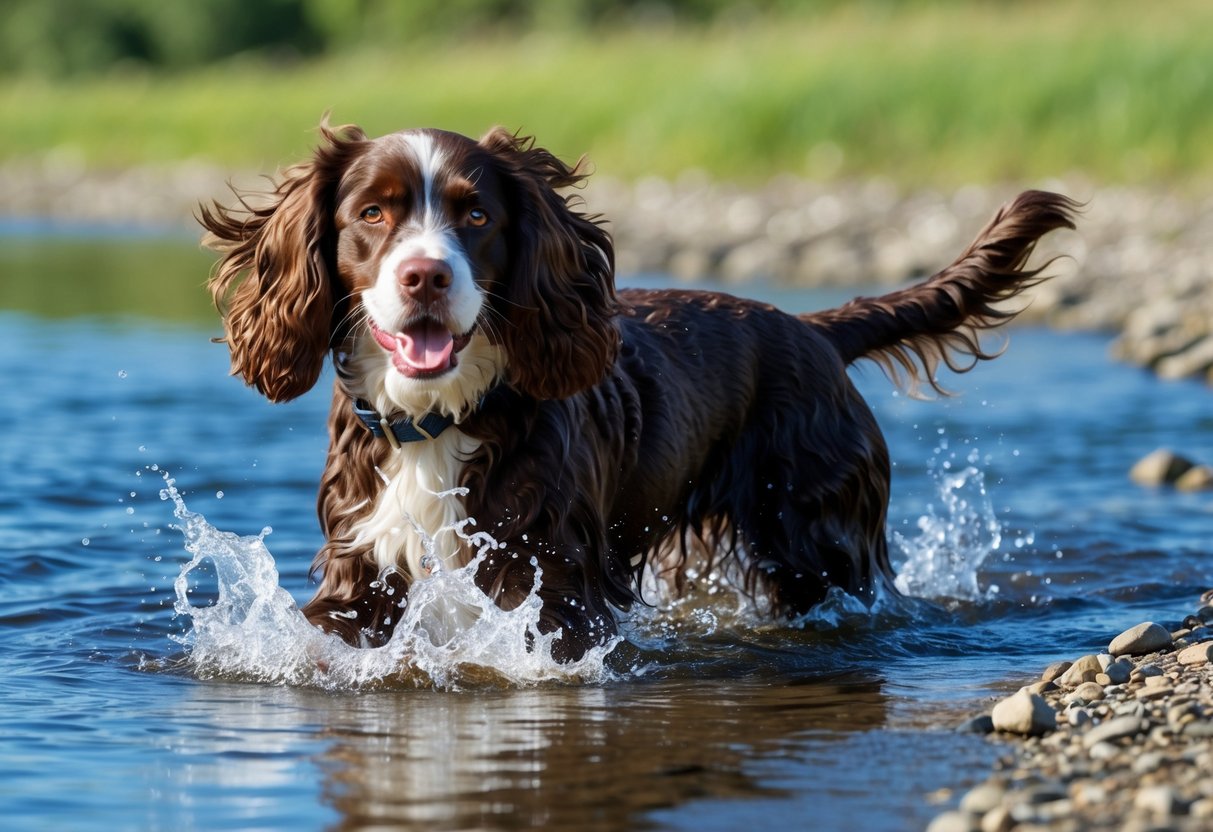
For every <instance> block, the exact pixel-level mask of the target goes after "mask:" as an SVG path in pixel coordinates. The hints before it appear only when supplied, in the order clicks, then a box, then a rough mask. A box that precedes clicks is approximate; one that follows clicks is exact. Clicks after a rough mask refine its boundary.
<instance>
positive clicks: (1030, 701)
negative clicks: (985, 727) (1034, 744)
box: [990, 690, 1057, 737]
mask: <svg viewBox="0 0 1213 832" xmlns="http://www.w3.org/2000/svg"><path fill="white" fill-rule="evenodd" d="M990 717H991V719H993V720H994V728H995V730H997V731H1006V732H1008V733H1012V734H1024V735H1026V736H1030V737H1034V736H1039V735H1041V734H1045V733H1048V732H1049V731H1052V730H1053V729H1054V728H1056V727H1057V715H1056V714H1055V713H1054V712H1053V709H1052V708H1050V707H1049V704H1048V703H1047V702H1045V700H1044V699H1042V698H1041V697H1040V696H1039V695H1037V694H1035V693H1031V692H1030V691H1026V690H1021V691H1019V692H1018V693H1015V694H1012V695H1011V696H1008V697H1007V698H1006V699H1004V700H1002V701H1001V702H999V703H998V704H997V705H995V706H994V710H993V711H992V712H991V714H990Z"/></svg>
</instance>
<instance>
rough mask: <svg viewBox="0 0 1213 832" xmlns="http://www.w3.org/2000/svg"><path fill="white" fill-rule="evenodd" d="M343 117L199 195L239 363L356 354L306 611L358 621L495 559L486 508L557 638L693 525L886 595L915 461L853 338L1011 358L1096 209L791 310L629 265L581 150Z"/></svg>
mask: <svg viewBox="0 0 1213 832" xmlns="http://www.w3.org/2000/svg"><path fill="white" fill-rule="evenodd" d="M321 131H322V134H323V137H324V140H325V141H324V144H323V145H322V146H321V147H319V148H318V149H317V150H316V151H315V154H314V156H313V158H312V159H311V160H310V161H307V162H304V163H302V164H300V165H297V166H295V167H292V168H290V169H288V170H287V171H285V173H284V174H283V175H282V178H281V180H280V181H279V182H278V183H277V185H276V187H275V189H274V190H273V192H272V193H270V194H268V195H263V199H262V201H261V202H260V203H258V204H254V203H253V202H252V200H251V198H248V197H245V196H241V195H239V194H238V195H237V196H238V205H237V206H236V207H235V208H225V207H222V206H220V205H218V204H215V205H212V206H210V207H205V208H203V209H202V211H201V215H200V220H201V222H202V224H203V225H204V226H205V227H206V229H207V231H208V232H209V233H208V235H207V243H208V245H210V246H211V247H213V248H215V249H216V250H218V251H220V252H222V259H221V261H220V263H219V265H218V267H217V269H216V271H215V273H214V275H213V276H212V279H211V289H212V292H213V294H214V298H215V302H216V304H217V306H218V308H219V309H220V311H221V312H222V313H223V316H224V320H225V325H226V326H225V330H226V339H225V340H226V342H227V344H228V346H229V348H230V351H231V359H232V370H233V373H234V374H237V375H240V376H242V377H243V378H244V379H245V381H247V382H248V383H249V384H251V385H253V386H255V387H256V388H257V389H258V390H260V391H261V392H262V393H263V394H264V395H265V396H266V397H268V398H269V399H271V400H273V401H284V400H287V399H291V398H294V397H296V396H299V395H300V394H302V393H304V392H306V391H307V390H308V389H310V388H311V387H312V386H313V385H314V384H315V383H316V381H317V378H318V376H319V375H320V372H321V369H322V367H323V365H324V362H325V360H326V357H327V356H329V355H330V354H331V356H332V358H333V360H334V361H335V364H336V368H337V380H336V384H335V389H334V394H333V405H332V412H331V415H330V418H329V434H330V446H329V452H328V462H327V467H326V470H325V473H324V476H323V480H322V482H321V485H320V494H319V512H320V522H321V526H322V528H323V532H324V534H325V538H326V542H325V544H324V547H323V548H322V549H321V550H320V552H319V554H318V555H317V556H316V562H315V567H316V569H318V570H319V571H320V572H321V573H322V578H321V581H320V587H319V590H318V592H317V593H316V596H315V597H314V598H313V599H312V600H311V602H309V603H308V604H307V605H306V607H305V608H304V612H305V614H306V615H307V616H308V617H309V618H310V619H311V620H312V621H313V622H314V623H316V624H317V625H318V626H320V627H322V628H324V629H326V630H330V631H333V632H336V633H339V634H340V635H341V636H342V637H343V638H345V639H346V640H347V641H350V642H351V643H355V644H379V643H382V642H384V641H385V640H386V639H387V638H388V637H389V636H390V634H391V630H392V621H393V620H394V619H393V612H394V611H395V609H394V608H395V607H397V606H398V605H400V604H402V603H404V599H405V598H406V597H407V591H408V587H409V585H411V584H412V583H413V582H415V581H418V580H424V579H425V576H426V574H427V573H428V572H430V571H431V570H432V569H434V568H448V569H450V568H456V567H460V566H464V565H466V564H468V563H469V562H472V561H473V560H474V559H475V555H476V549H477V547H476V545H475V543H476V541H475V538H474V536H473V539H471V540H469V539H468V535H467V534H466V532H464V533H461V532H460V531H458V530H461V529H463V528H464V527H465V526H466V525H467V524H466V523H465V522H463V521H467V520H468V518H473V520H472V521H471V522H473V523H474V524H475V525H474V530H477V531H480V532H483V533H485V534H487V535H489V536H491V537H492V538H493V539H495V540H496V541H499V542H500V543H502V544H504V545H503V546H502V547H501V548H496V549H492V550H488V551H487V552H486V553H483V557H482V558H481V559H480V561H479V562H478V563H477V565H476V566H475V567H474V569H475V576H476V582H477V584H478V586H480V588H481V589H482V590H483V591H484V592H485V593H486V594H487V595H488V596H489V597H490V598H492V599H493V600H494V601H495V602H496V603H497V604H498V605H500V606H501V607H504V608H511V607H513V606H514V605H517V604H518V603H520V602H521V601H522V599H524V598H525V597H526V596H527V594H528V593H530V592H531V591H532V589H533V587H534V585H535V583H536V576H537V574H538V575H540V576H541V577H540V580H539V585H538V587H537V588H536V591H537V592H538V595H539V597H540V599H541V601H542V614H541V618H540V622H539V626H540V630H541V631H543V632H553V633H554V632H557V631H559V637H558V638H557V639H556V640H555V641H554V642H553V644H554V652H555V654H556V656H557V658H560V659H570V658H576V657H577V656H580V655H581V654H583V653H584V652H585V650H586V649H588V648H589V647H591V646H594V645H598V644H601V643H603V642H604V641H605V640H606V639H608V638H609V637H611V636H612V635H613V634H614V632H615V629H616V617H615V616H616V610H624V609H627V608H628V607H629V606H630V605H631V604H633V603H634V602H636V601H637V600H638V599H639V581H640V576H641V574H642V572H643V571H644V569H645V568H646V565H647V566H648V567H649V568H650V569H653V568H659V569H660V570H663V571H665V572H666V573H667V577H668V578H670V579H671V581H672V583H673V584H675V585H677V584H679V582H680V579H681V577H682V570H683V569H684V568H685V564H686V561H687V553H688V551H689V550H690V549H692V548H694V549H696V550H697V551H705V552H708V553H709V556H710V557H711V558H714V559H717V563H721V564H725V565H726V566H727V567H728V568H729V569H731V570H732V571H733V572H734V573H735V574H740V575H742V576H743V581H744V584H745V589H746V590H747V591H749V592H751V593H753V594H754V595H756V596H760V597H761V598H762V599H763V600H764V603H765V606H766V608H767V609H769V610H770V611H771V614H772V615H774V616H777V617H784V616H795V615H797V614H800V613H803V612H805V611H807V610H808V609H810V608H811V607H812V606H813V605H814V604H816V603H817V602H819V601H820V600H822V598H823V597H824V596H825V593H826V591H827V590H828V589H829V588H830V587H831V586H837V587H840V588H842V589H843V590H845V591H847V592H848V593H852V594H854V595H856V596H859V597H861V598H870V597H871V595H872V593H873V591H874V589H875V588H876V586H877V585H878V584H885V585H887V583H888V579H889V575H890V567H889V561H888V553H887V548H886V539H885V513H886V508H887V503H888V497H889V459H888V453H887V450H886V448H885V443H884V440H883V438H882V436H881V433H880V429H879V428H878V427H877V424H876V421H875V419H874V418H873V416H872V413H871V411H870V410H869V409H868V407H867V405H866V404H865V403H864V401H863V400H862V399H861V398H860V396H859V394H858V393H857V392H856V390H855V388H854V387H853V386H852V384H851V381H850V380H849V379H848V377H847V372H846V368H847V365H849V364H850V363H851V362H853V361H855V360H857V359H860V358H865V357H866V358H872V359H875V360H876V361H877V362H880V363H881V364H882V365H884V366H885V368H886V369H888V370H891V371H893V370H898V369H900V370H902V371H904V372H906V373H907V374H908V376H909V378H910V380H911V381H912V382H913V381H917V380H918V378H919V376H920V374H925V377H926V380H927V381H928V382H929V383H932V384H933V383H934V371H935V368H936V365H937V364H938V363H939V362H940V361H943V362H945V363H947V364H948V365H950V366H953V367H955V366H956V365H957V363H958V362H960V363H962V364H963V365H965V366H966V367H967V366H971V364H972V363H974V362H975V361H976V360H977V359H986V358H990V357H992V356H990V355H989V354H988V353H986V352H984V351H983V350H982V348H981V346H980V344H979V342H978V338H977V333H978V331H979V330H980V329H983V328H987V327H992V326H996V325H998V324H1000V323H1002V322H1004V321H1005V320H1006V319H1007V318H1009V317H1010V316H1011V313H1009V312H1007V311H1005V310H1004V309H1002V308H1000V307H999V306H998V304H999V303H1000V302H1001V301H1004V300H1006V299H1008V298H1011V297H1014V296H1015V295H1017V294H1019V293H1020V292H1021V291H1023V290H1024V289H1025V288H1026V287H1028V286H1030V285H1032V284H1033V283H1035V282H1037V281H1038V280H1039V279H1040V273H1039V270H1035V271H1028V270H1025V261H1026V260H1027V257H1028V255H1029V253H1030V252H1031V250H1032V248H1033V246H1034V244H1035V242H1036V241H1037V239H1038V238H1039V237H1040V236H1041V235H1043V234H1045V233H1047V232H1049V231H1051V230H1054V229H1057V228H1073V219H1072V218H1073V214H1074V211H1075V204H1074V203H1073V202H1071V201H1070V200H1069V199H1067V198H1065V197H1062V196H1059V195H1056V194H1050V193H1044V192H1038V191H1029V192H1026V193H1024V194H1021V195H1020V196H1019V197H1018V198H1017V199H1016V200H1014V201H1013V202H1012V203H1010V204H1008V205H1007V206H1006V207H1004V208H1003V209H1002V210H1001V211H999V213H998V214H997V216H996V217H994V219H993V220H992V221H991V222H990V223H989V224H988V225H987V226H986V227H985V228H984V229H983V230H982V231H981V232H980V234H979V235H978V237H977V239H976V241H975V242H974V243H973V244H972V245H971V246H970V247H969V248H968V249H967V250H966V251H965V252H964V253H963V254H961V256H960V258H959V259H958V260H957V261H956V262H955V263H953V264H952V265H951V266H948V267H947V268H946V269H944V270H943V271H941V272H939V273H938V274H936V275H935V276H934V277H932V278H930V279H929V280H927V281H925V282H923V283H921V284H919V285H916V286H913V287H911V288H908V289H903V290H900V291H896V292H892V293H891V294H888V295H885V296H883V297H879V298H874V299H862V298H861V299H857V300H855V301H852V302H850V303H848V304H846V305H845V306H843V307H841V308H839V309H835V310H831V311H827V312H821V313H816V314H807V315H800V316H793V315H788V314H785V313H783V312H780V311H779V310H777V309H775V308H773V307H771V306H769V305H766V304H762V303H756V302H753V301H749V300H742V299H739V298H736V297H732V296H729V295H725V294H717V293H708V292H696V291H682V290H665V291H637V290H626V291H620V292H618V293H617V292H616V290H615V284H614V251H613V248H612V243H611V238H610V237H609V235H608V234H607V232H606V231H605V230H603V228H602V227H601V225H600V224H599V222H598V220H597V218H596V217H593V216H588V215H586V214H584V213H581V212H580V211H578V210H577V208H576V207H575V203H573V202H572V201H571V200H570V199H569V198H567V197H565V196H562V195H561V194H560V189H562V188H566V187H569V186H572V185H575V184H577V183H578V182H580V181H581V180H582V179H583V178H584V176H583V174H582V173H581V171H580V169H579V166H572V167H570V166H569V165H566V164H564V163H563V162H561V161H560V160H559V159H557V158H556V157H555V156H553V155H552V154H551V153H549V152H547V151H546V150H543V149H541V148H539V147H536V146H534V143H533V142H532V141H531V140H530V139H527V138H520V137H518V136H514V135H511V134H510V133H508V132H506V131H504V130H501V129H496V130H493V131H491V132H490V133H488V134H487V135H486V136H485V137H484V138H482V139H481V140H480V141H478V142H477V141H474V140H472V139H468V138H465V137H463V136H459V135H456V134H453V133H447V132H442V131H437V130H410V131H404V132H399V133H393V134H391V135H387V136H383V137H381V138H377V139H370V138H368V137H367V136H366V135H365V134H364V133H363V132H362V131H361V130H359V129H358V128H356V127H344V128H338V129H335V130H334V129H330V128H329V127H328V126H327V125H322V127H321ZM396 618H398V616H396Z"/></svg>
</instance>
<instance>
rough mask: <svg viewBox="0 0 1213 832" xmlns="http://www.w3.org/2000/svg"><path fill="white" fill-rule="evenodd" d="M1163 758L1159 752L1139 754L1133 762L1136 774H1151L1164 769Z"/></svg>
mask: <svg viewBox="0 0 1213 832" xmlns="http://www.w3.org/2000/svg"><path fill="white" fill-rule="evenodd" d="M1162 761H1163V756H1162V753H1161V752H1159V751H1147V752H1145V753H1143V754H1139V755H1138V756H1137V757H1136V758H1135V759H1134V760H1133V766H1132V768H1133V773H1134V774H1149V773H1150V772H1151V771H1158V769H1159V768H1161V767H1162Z"/></svg>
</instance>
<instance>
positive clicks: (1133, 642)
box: [1108, 621, 1171, 656]
mask: <svg viewBox="0 0 1213 832" xmlns="http://www.w3.org/2000/svg"><path fill="white" fill-rule="evenodd" d="M1170 646H1171V633H1170V632H1169V631H1168V630H1167V628H1166V627H1163V626H1162V625H1161V624H1155V623H1154V622H1153V621H1143V622H1142V623H1141V624H1138V625H1137V626H1136V627H1130V628H1129V629H1127V630H1125V631H1124V632H1123V633H1121V634H1120V635H1118V636H1117V637H1116V638H1114V639H1112V643H1111V644H1109V645H1108V652H1109V653H1111V654H1112V655H1113V656H1126V655H1127V656H1140V655H1143V654H1145V653H1153V652H1154V651H1156V650H1164V649H1166V648H1168V647H1170Z"/></svg>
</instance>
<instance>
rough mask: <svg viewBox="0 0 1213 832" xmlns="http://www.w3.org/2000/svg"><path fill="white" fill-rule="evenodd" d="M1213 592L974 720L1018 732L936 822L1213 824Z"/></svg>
mask: <svg viewBox="0 0 1213 832" xmlns="http://www.w3.org/2000/svg"><path fill="white" fill-rule="evenodd" d="M1211 603H1213V590H1210V591H1208V592H1206V593H1204V595H1203V596H1201V599H1200V605H1199V607H1198V608H1197V609H1196V610H1195V611H1194V614H1191V615H1187V616H1186V617H1184V618H1183V619H1182V620H1177V621H1175V622H1167V623H1164V624H1159V623H1155V622H1142V623H1141V624H1139V625H1137V626H1136V627H1133V628H1130V629H1129V630H1127V631H1125V632H1124V633H1121V634H1120V635H1118V636H1116V637H1115V638H1113V639H1112V640H1111V642H1110V643H1109V644H1108V647H1107V650H1106V652H1103V653H1099V654H1092V655H1087V656H1082V657H1078V658H1076V659H1075V660H1074V661H1072V662H1071V661H1063V662H1056V663H1054V664H1052V665H1049V667H1047V668H1045V669H1044V672H1043V674H1042V675H1041V677H1040V678H1039V679H1038V680H1037V681H1035V682H1033V683H1031V684H1029V685H1027V686H1025V687H1024V688H1022V689H1021V690H1020V691H1019V692H1018V693H1016V694H1014V695H1013V696H1011V697H1008V698H1007V699H1004V700H1002V701H1001V702H999V703H998V704H996V705H995V706H994V708H993V710H992V712H991V714H990V715H989V716H981V717H977V718H975V719H974V720H972V721H970V722H969V723H967V724H966V726H965V728H966V729H967V730H975V731H981V732H993V731H998V732H1000V734H1001V736H1003V737H1004V738H1011V739H1012V746H1011V749H1010V752H1009V753H1008V754H1007V755H1005V756H1004V757H1003V758H1002V759H1000V760H999V762H998V764H997V765H996V769H995V772H994V774H992V775H991V776H990V777H989V778H988V779H987V780H986V781H985V782H984V783H981V784H979V785H978V786H976V787H975V788H973V789H971V790H970V791H968V792H967V793H966V794H965V795H964V796H963V797H962V798H961V800H960V803H959V808H957V809H955V810H952V811H949V812H945V813H944V814H942V815H940V816H939V817H937V818H936V819H935V820H934V821H933V822H932V823H931V825H930V827H929V829H928V832H970V831H971V832H1009V830H1012V829H1021V830H1023V829H1031V830H1058V831H1059V832H1060V831H1061V830H1078V829H1082V830H1103V829H1107V830H1164V829H1167V830H1178V832H1184V831H1185V830H1193V831H1195V830H1206V829H1209V828H1210V827H1213V779H1210V778H1209V771H1210V770H1213V628H1211V627H1210V624H1211V623H1213V606H1210V604H1211Z"/></svg>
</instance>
